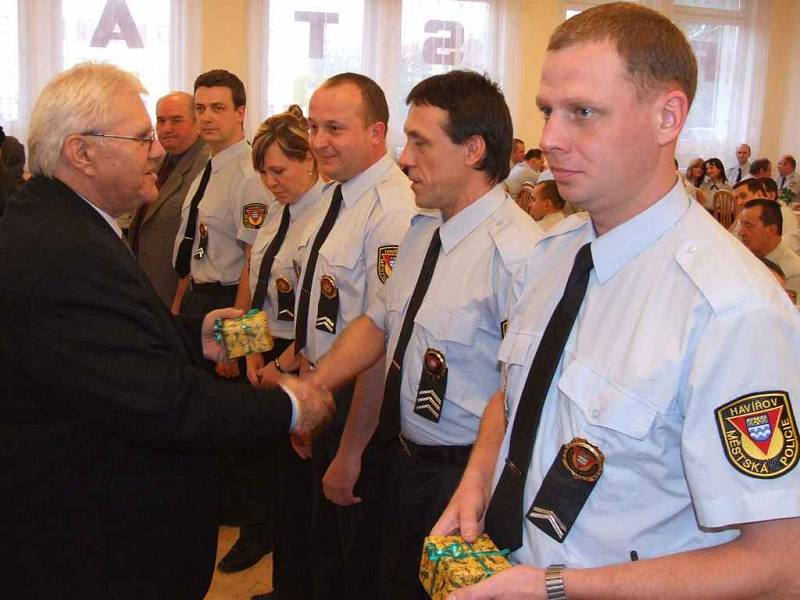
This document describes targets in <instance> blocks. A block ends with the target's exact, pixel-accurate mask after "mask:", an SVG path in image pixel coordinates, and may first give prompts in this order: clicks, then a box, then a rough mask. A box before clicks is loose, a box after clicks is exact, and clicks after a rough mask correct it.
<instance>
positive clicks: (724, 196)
mask: <svg viewBox="0 0 800 600" xmlns="http://www.w3.org/2000/svg"><path fill="white" fill-rule="evenodd" d="M712 202H713V208H712V209H711V210H712V213H713V214H714V218H715V219H716V220H717V221H719V223H720V225H722V226H723V227H724V228H725V229H730V228H731V225H733V224H734V222H735V221H736V217H738V216H739V209H738V208H739V207H738V206H736V199H735V198H734V197H733V193H732V192H729V191H727V190H718V191H717V193H716V194H714V198H713V201H712Z"/></svg>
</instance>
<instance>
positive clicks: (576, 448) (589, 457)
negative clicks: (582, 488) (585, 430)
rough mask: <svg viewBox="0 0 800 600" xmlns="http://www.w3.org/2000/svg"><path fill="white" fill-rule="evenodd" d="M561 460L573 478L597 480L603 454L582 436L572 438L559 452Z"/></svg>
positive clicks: (600, 472) (600, 471) (601, 471)
mask: <svg viewBox="0 0 800 600" xmlns="http://www.w3.org/2000/svg"><path fill="white" fill-rule="evenodd" d="M561 462H563V463H564V466H565V467H566V468H567V471H569V472H570V474H571V475H572V476H573V477H574V478H575V479H580V480H582V481H597V480H598V479H599V478H600V475H602V474H603V463H604V462H605V456H603V453H602V452H601V451H600V448H598V447H597V446H595V445H594V444H592V443H590V442H588V441H587V440H585V439H583V438H574V439H573V440H572V441H571V442H570V443H569V444H566V445H565V446H564V448H563V450H562V452H561Z"/></svg>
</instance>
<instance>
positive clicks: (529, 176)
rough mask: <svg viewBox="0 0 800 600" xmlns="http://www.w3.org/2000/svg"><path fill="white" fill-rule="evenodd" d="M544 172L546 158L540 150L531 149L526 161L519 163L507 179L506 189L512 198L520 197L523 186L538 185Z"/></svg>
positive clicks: (526, 155)
mask: <svg viewBox="0 0 800 600" xmlns="http://www.w3.org/2000/svg"><path fill="white" fill-rule="evenodd" d="M543 170H544V156H543V155H542V151H541V150H540V149H539V148H531V149H530V150H528V151H527V152H526V153H525V160H523V161H521V162H518V163H517V164H516V165H514V166H513V167H512V169H511V172H510V173H509V174H508V177H507V178H506V187H507V188H508V193H509V195H510V196H511V197H512V198H516V197H517V196H519V192H520V189H521V188H522V184H523V183H526V182H530V183H534V184H535V183H536V182H537V181H539V177H540V176H541V174H542V171H543Z"/></svg>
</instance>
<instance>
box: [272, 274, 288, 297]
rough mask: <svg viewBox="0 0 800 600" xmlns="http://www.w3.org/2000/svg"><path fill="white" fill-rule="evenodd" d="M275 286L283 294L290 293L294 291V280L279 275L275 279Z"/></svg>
mask: <svg viewBox="0 0 800 600" xmlns="http://www.w3.org/2000/svg"><path fill="white" fill-rule="evenodd" d="M275 287H277V288H278V292H279V293H281V294H288V293H289V292H291V291H292V282H291V281H289V280H288V279H286V278H285V277H278V278H277V279H276V280H275Z"/></svg>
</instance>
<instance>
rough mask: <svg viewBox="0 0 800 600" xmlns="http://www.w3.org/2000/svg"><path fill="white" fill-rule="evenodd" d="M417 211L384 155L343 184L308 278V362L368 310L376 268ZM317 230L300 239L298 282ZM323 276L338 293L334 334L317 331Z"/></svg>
mask: <svg viewBox="0 0 800 600" xmlns="http://www.w3.org/2000/svg"><path fill="white" fill-rule="evenodd" d="M335 188H336V184H335V183H333V182H332V183H329V184H327V185H326V186H325V192H324V195H323V197H324V199H325V206H326V207H327V206H329V204H330V201H331V199H332V198H333V192H334V190H335ZM326 210H327V208H326ZM416 212H417V209H416V205H415V204H414V194H413V192H412V191H411V182H410V181H409V180H408V178H407V177H406V176H405V175H403V172H402V171H401V170H400V168H399V167H398V166H397V165H396V164H395V162H394V161H393V160H392V159H391V158H390V157H389V155H388V154H387V155H384V156H383V158H381V159H380V160H379V161H377V162H376V163H375V164H373V165H372V166H370V167H369V168H368V169H366V170H364V171H362V172H361V173H359V174H358V175H356V176H355V177H353V178H352V179H350V180H349V181H347V182H346V183H344V184H343V185H342V206H341V208H340V210H339V216H338V218H337V219H336V223H335V225H334V226H333V229H332V230H331V232H330V234H329V235H328V237H327V239H326V240H325V243H324V244H322V247H321V248H320V250H319V257H318V258H317V265H316V269H315V271H314V277H313V279H312V285H311V298H310V302H309V307H308V308H309V309H308V338H307V341H306V347H305V348H304V349H303V351H302V354H304V355H305V356H306V358H308V359H309V360H310V361H311V362H317V361H318V360H319V359H320V358H321V357H322V355H323V354H325V353H326V352H327V351H328V350H330V347H331V346H332V345H333V341H334V340H335V339H336V335H338V334H339V333H341V332H342V331H343V330H344V328H345V327H347V324H348V323H350V322H351V321H353V320H354V319H355V318H356V317H358V316H359V315H362V314H364V312H365V311H366V310H367V306H368V305H369V303H370V301H371V300H372V299H373V298H374V297H375V294H377V293H378V290H379V289H380V288H381V287H383V283H384V281H383V278H382V277H381V270H380V269H379V264H378V262H379V260H380V254H381V249H382V248H385V247H387V246H397V245H399V244H400V240H402V239H403V236H404V235H405V233H406V231H407V230H408V226H409V224H410V222H411V216H412V215H413V214H415V213H416ZM322 218H324V214H323V217H322ZM321 223H322V220H320V225H321ZM318 230H319V226H317V227H314V228H311V229H310V230H309V231H308V234H307V235H306V236H304V237H305V238H306V239H305V240H303V241H302V242H301V243H300V248H299V255H300V256H301V257H302V260H303V273H302V274H301V275H300V281H302V280H303V278H304V277H305V264H306V262H307V260H308V253H309V251H310V250H311V245H312V244H313V242H314V238H315V237H316V235H317V231H318ZM323 275H329V276H331V277H333V278H334V279H335V280H336V287H337V290H338V294H339V313H338V316H337V323H336V332H335V334H330V333H327V332H325V331H321V330H319V329H317V328H316V327H315V323H316V320H317V307H318V305H319V295H320V289H319V285H320V279H321V278H322V276H323ZM296 300H297V302H299V300H300V294H299V293H297V294H296ZM296 314H297V304H295V315H296Z"/></svg>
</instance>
